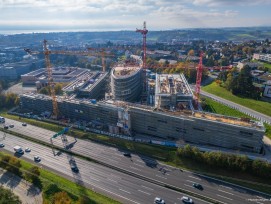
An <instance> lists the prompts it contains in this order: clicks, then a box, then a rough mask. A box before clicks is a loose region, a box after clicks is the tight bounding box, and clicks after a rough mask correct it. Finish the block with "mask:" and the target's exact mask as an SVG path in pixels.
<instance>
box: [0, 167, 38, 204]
mask: <svg viewBox="0 0 271 204" xmlns="http://www.w3.org/2000/svg"><path fill="white" fill-rule="evenodd" d="M0 185H3V186H4V187H5V188H8V189H11V190H12V192H13V193H14V194H15V195H17V196H19V198H20V200H21V201H22V203H24V204H39V203H42V202H43V201H42V194H41V191H40V190H39V189H38V188H37V187H35V186H34V185H33V184H31V183H29V182H27V181H25V180H23V179H21V178H20V177H19V176H16V175H14V174H12V173H10V172H7V171H6V170H3V169H1V168H0Z"/></svg>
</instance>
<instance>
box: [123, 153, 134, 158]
mask: <svg viewBox="0 0 271 204" xmlns="http://www.w3.org/2000/svg"><path fill="white" fill-rule="evenodd" d="M123 155H124V156H125V157H131V156H132V155H131V153H128V152H126V153H124V154H123Z"/></svg>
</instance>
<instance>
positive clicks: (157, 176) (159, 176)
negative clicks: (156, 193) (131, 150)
mask: <svg viewBox="0 0 271 204" xmlns="http://www.w3.org/2000/svg"><path fill="white" fill-rule="evenodd" d="M155 176H157V177H160V178H163V179H167V178H166V177H163V176H160V175H157V174H155Z"/></svg>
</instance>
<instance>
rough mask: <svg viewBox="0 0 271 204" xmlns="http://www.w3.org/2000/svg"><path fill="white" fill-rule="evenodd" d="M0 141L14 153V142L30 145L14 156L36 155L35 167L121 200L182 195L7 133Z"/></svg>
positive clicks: (30, 158)
mask: <svg viewBox="0 0 271 204" xmlns="http://www.w3.org/2000/svg"><path fill="white" fill-rule="evenodd" d="M2 142H3V143H4V144H5V147H4V148H0V151H8V152H11V153H12V154H14V151H13V147H14V146H15V145H20V146H21V147H23V148H26V147H31V152H29V153H26V152H25V153H24V154H23V155H22V156H20V155H16V154H14V155H15V156H17V157H20V158H21V159H24V160H27V161H30V162H32V163H35V162H34V161H33V158H34V156H36V155H38V156H40V157H41V161H40V162H39V163H36V164H37V165H38V166H39V167H41V168H44V169H46V168H48V169H49V170H51V171H53V172H55V173H56V174H58V175H60V176H63V177H65V178H67V179H69V180H71V181H73V182H76V183H80V184H81V185H83V186H86V187H88V188H90V189H92V190H94V191H96V192H99V193H102V194H106V195H108V196H109V197H112V198H115V199H117V200H119V201H121V202H122V203H133V204H134V203H135V204H138V203H153V200H154V198H155V197H156V196H160V197H162V198H163V199H164V200H165V201H166V202H167V203H174V204H175V203H180V199H181V197H182V196H183V194H181V193H178V192H176V191H173V190H169V189H167V188H164V187H161V186H158V185H155V184H152V183H149V182H146V181H143V180H140V179H136V178H134V177H132V176H129V175H127V174H124V173H121V172H118V171H116V170H112V169H110V168H106V167H104V166H101V165H98V164H95V163H92V162H89V161H86V160H83V159H79V158H77V157H72V156H71V155H68V154H66V153H59V154H57V156H54V155H53V153H52V149H50V148H48V147H45V146H42V145H39V144H37V143H33V142H31V141H28V140H25V139H22V138H19V137H16V136H13V135H10V134H7V136H6V138H5V140H4V141H2ZM71 158H73V159H74V160H75V162H76V165H77V167H78V168H79V173H73V172H72V171H71V169H70V165H69V162H68V161H69V160H70V159H71ZM56 184H57V185H58V186H59V185H60V184H58V183H56ZM82 193H83V192H82ZM193 200H194V202H195V203H201V204H206V203H207V202H205V201H202V200H199V199H197V198H193Z"/></svg>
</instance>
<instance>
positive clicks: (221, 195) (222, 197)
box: [216, 194, 232, 200]
mask: <svg viewBox="0 0 271 204" xmlns="http://www.w3.org/2000/svg"><path fill="white" fill-rule="evenodd" d="M216 195H217V196H219V197H222V198H226V199H229V200H232V199H231V198H228V197H225V196H222V195H219V194H216Z"/></svg>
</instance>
